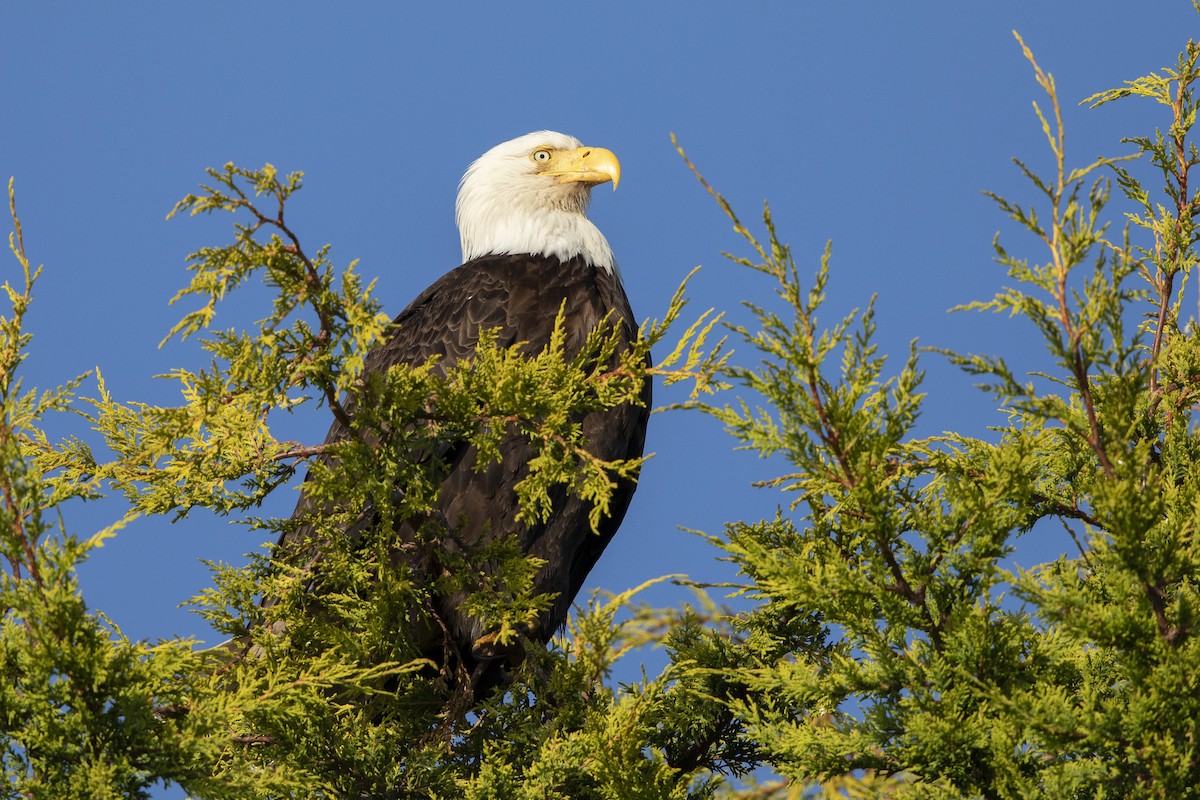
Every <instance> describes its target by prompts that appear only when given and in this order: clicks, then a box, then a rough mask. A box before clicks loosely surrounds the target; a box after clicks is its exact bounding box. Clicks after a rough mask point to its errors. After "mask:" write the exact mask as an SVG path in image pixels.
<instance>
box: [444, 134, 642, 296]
mask: <svg viewBox="0 0 1200 800" xmlns="http://www.w3.org/2000/svg"><path fill="white" fill-rule="evenodd" d="M518 141H519V140H518ZM576 144H578V143H576ZM497 150H499V148H496V149H495V150H493V151H489V152H488V153H485V154H484V155H483V156H482V157H480V158H479V159H478V160H477V161H475V163H474V164H472V165H471V166H470V168H469V169H468V170H467V172H466V174H465V175H463V179H462V183H461V184H460V185H459V189H458V201H457V202H456V203H455V214H454V216H455V220H456V222H457V223H458V233H459V236H460V238H461V239H462V255H463V261H464V262H466V261H470V260H471V259H473V258H478V257H480V256H486V255H503V254H521V253H529V254H531V255H540V256H557V257H558V258H559V259H560V260H562V261H567V260H568V259H571V258H575V257H576V256H581V257H583V258H584V259H585V260H587V261H588V262H589V263H591V264H593V265H594V266H596V267H598V268H600V269H606V270H608V271H609V272H612V273H614V274H617V275H619V272H618V270H617V264H616V260H615V259H614V258H613V251H612V248H611V247H610V246H609V244H608V240H606V239H605V238H604V234H602V233H600V229H599V228H597V227H596V226H595V225H594V224H592V221H591V220H589V219H588V218H587V216H586V213H585V212H586V211H587V204H588V200H589V197H590V195H589V188H588V187H587V186H585V185H584V184H580V183H568V184H561V183H558V182H556V181H554V180H553V179H551V178H547V177H546V176H542V175H536V174H530V172H529V161H528V158H527V157H525V155H524V154H523V153H522V154H521V155H519V156H516V157H508V155H507V154H506V153H497Z"/></svg>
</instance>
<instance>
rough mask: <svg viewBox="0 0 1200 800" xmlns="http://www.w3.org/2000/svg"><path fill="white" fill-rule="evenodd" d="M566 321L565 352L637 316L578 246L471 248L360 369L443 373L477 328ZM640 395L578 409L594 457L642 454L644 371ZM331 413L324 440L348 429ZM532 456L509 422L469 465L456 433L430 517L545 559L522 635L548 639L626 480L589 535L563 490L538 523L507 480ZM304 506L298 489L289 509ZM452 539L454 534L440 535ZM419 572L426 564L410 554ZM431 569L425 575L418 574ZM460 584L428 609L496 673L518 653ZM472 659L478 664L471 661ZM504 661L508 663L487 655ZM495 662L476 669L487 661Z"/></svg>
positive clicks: (525, 341)
mask: <svg viewBox="0 0 1200 800" xmlns="http://www.w3.org/2000/svg"><path fill="white" fill-rule="evenodd" d="M560 308H561V309H563V310H564V312H565V313H564V318H565V323H566V333H567V337H566V344H565V347H566V356H567V357H568V358H571V357H573V356H575V355H576V354H578V352H579V351H580V349H581V348H582V346H583V345H584V343H585V341H586V339H587V337H588V335H589V334H590V333H591V331H592V330H593V329H594V328H596V327H597V326H598V325H601V324H611V325H615V326H616V329H617V330H618V331H619V335H620V339H621V343H622V347H627V346H628V344H629V343H630V342H631V341H632V340H633V338H634V336H635V335H636V332H637V323H636V320H635V318H634V316H633V312H632V310H631V309H630V306H629V301H628V299H627V298H626V295H625V291H624V289H623V288H622V287H621V284H620V281H619V279H617V278H616V277H615V276H614V274H613V273H612V272H611V271H609V270H606V269H602V268H596V267H594V266H592V265H590V264H588V263H586V261H584V259H583V258H580V257H576V258H571V259H569V260H567V261H566V262H562V261H560V260H559V259H558V258H556V257H554V256H533V255H495V256H484V257H481V258H476V259H473V260H471V261H469V262H467V263H465V264H463V265H462V266H460V267H458V268H457V269H455V270H453V271H451V272H449V273H447V274H446V275H444V276H443V277H442V278H441V279H440V280H438V281H437V282H436V283H434V284H433V285H432V286H430V287H429V288H428V289H426V290H425V291H424V292H422V293H421V294H420V295H419V296H418V297H417V298H416V299H415V300H414V301H413V302H412V303H411V304H410V305H409V306H408V308H406V309H405V310H404V311H402V312H401V313H400V315H399V316H397V317H396V319H395V321H394V322H393V325H392V330H391V333H390V335H389V336H388V338H387V339H386V340H385V341H384V342H383V343H382V344H380V345H379V346H378V347H376V348H375V349H374V350H373V351H371V353H369V354H368V356H367V358H366V363H365V371H366V372H368V373H370V372H375V371H383V370H386V369H388V368H389V367H392V366H394V365H397V364H408V365H413V366H416V365H421V364H424V363H425V362H427V361H428V360H429V359H430V358H431V357H433V356H437V357H439V361H438V362H437V366H436V367H435V370H436V371H437V372H440V373H443V374H444V372H445V370H446V369H447V368H449V367H450V366H452V365H453V364H455V363H457V362H459V361H461V360H464V359H469V358H471V356H472V354H473V353H474V350H475V347H476V344H477V342H478V337H479V332H480V330H482V329H490V330H495V331H496V332H497V334H498V340H497V341H498V344H499V345H501V346H516V345H521V347H522V349H523V351H524V352H525V353H527V354H529V355H533V354H536V353H538V352H540V351H541V350H542V349H544V348H545V346H546V344H547V343H548V342H549V340H550V336H551V333H552V331H553V329H554V324H555V319H556V317H557V315H558V313H559V310H560ZM642 401H643V404H642V405H640V406H632V405H626V406H621V407H619V408H616V409H613V410H610V411H605V412H592V413H588V414H586V415H585V416H584V417H583V418H582V420H581V423H582V429H583V433H584V436H585V439H586V441H587V443H588V449H589V451H590V452H591V453H592V454H593V455H595V456H597V457H599V458H602V459H606V460H613V459H629V458H637V457H639V456H641V454H642V449H643V445H644V442H645V431H646V422H647V417H648V415H649V410H648V409H649V405H650V382H649V381H647V382H646V385H645V388H644V390H643V393H642ZM347 433H348V432H347V430H346V428H345V427H344V426H343V425H341V424H340V423H334V425H333V426H332V427H331V428H330V430H329V433H328V436H327V437H326V441H327V442H333V441H338V440H340V439H342V438H344V437H345V436H346V435H347ZM531 456H532V449H531V447H530V445H529V443H528V442H527V441H526V440H525V439H524V437H522V436H521V435H519V434H515V433H514V434H512V435H510V436H508V437H507V438H506V441H505V444H504V447H503V456H502V460H501V461H500V462H499V463H493V464H490V465H488V466H487V467H486V468H484V469H483V470H482V471H476V469H475V464H476V453H475V451H474V449H473V448H471V447H468V446H465V445H464V444H462V443H459V444H458V445H455V444H453V443H451V444H450V445H448V447H447V450H446V454H445V457H446V458H447V459H448V460H449V464H448V469H449V474H448V475H447V477H446V479H445V480H444V481H443V483H442V485H441V492H440V499H439V511H440V519H441V520H442V521H443V522H444V523H445V524H447V525H449V526H450V528H451V530H448V531H446V542H447V544H448V546H454V547H459V546H465V547H467V548H471V547H476V546H478V545H479V544H480V543H482V542H483V541H485V540H487V537H500V536H503V537H511V538H512V539H513V540H515V541H517V542H518V543H519V544H520V547H521V549H522V550H523V551H525V552H526V553H528V554H529V555H532V556H536V557H537V558H539V559H543V560H544V561H545V562H546V564H545V566H543V567H542V568H541V570H540V571H539V572H538V574H537V578H536V582H535V587H534V591H535V593H536V594H547V593H553V594H555V595H556V598H555V600H554V602H553V604H552V606H551V607H550V609H549V610H548V611H547V612H546V613H544V614H543V615H542V617H541V618H540V619H539V621H538V623H537V626H536V628H535V629H533V630H530V631H528V635H529V638H531V639H534V640H537V641H540V642H543V643H544V642H546V641H548V640H549V639H550V637H551V636H553V634H554V633H555V631H556V630H557V629H558V628H560V627H561V626H562V625H563V623H564V622H565V620H566V617H567V613H568V611H569V609H570V606H571V603H572V601H573V600H574V598H575V596H576V594H577V593H578V592H579V590H580V588H581V587H582V585H583V582H584V580H585V579H586V577H587V575H588V572H589V571H590V570H591V568H592V566H593V565H594V564H595V563H596V561H597V559H599V557H600V554H601V553H602V552H603V550H604V548H605V546H606V545H607V544H608V542H609V541H610V540H611V538H612V536H613V534H615V533H616V530H617V528H618V527H619V526H620V524H621V520H622V518H623V517H624V515H625V511H626V509H627V508H628V505H629V501H630V499H631V498H632V496H633V492H634V489H635V484H634V483H633V482H631V481H624V482H622V483H621V484H619V485H618V487H617V490H616V493H615V495H614V497H613V499H612V504H611V513H610V515H609V516H608V517H607V518H606V519H604V520H603V522H602V523H601V526H600V531H599V535H597V534H595V533H593V532H592V531H591V529H590V527H589V524H588V512H589V510H590V506H589V504H587V503H585V502H584V501H582V500H581V499H580V498H578V497H575V496H569V495H567V494H566V493H565V492H559V493H558V496H557V497H555V503H554V512H553V513H552V515H551V517H550V519H549V520H548V521H547V522H545V523H543V524H531V525H527V524H523V523H520V522H518V521H517V520H516V519H515V516H516V513H517V498H516V494H515V490H514V489H515V486H516V484H517V482H518V481H520V480H521V478H522V477H524V475H525V474H526V465H527V463H528V461H529V459H530V457H531ZM306 509H307V501H306V500H305V499H303V498H302V499H301V501H300V504H299V506H298V508H297V514H300V513H303V512H304V511H305V510H306ZM396 536H397V539H398V541H401V540H406V539H411V537H412V536H413V531H412V528H411V527H410V526H409V525H408V524H407V523H402V524H401V525H400V526H399V528H398V529H397V531H396ZM307 537H311V530H310V529H308V528H307V527H306V528H302V529H300V530H298V531H295V532H293V533H291V534H288V535H287V536H285V537H284V539H283V540H282V541H281V547H282V548H283V550H284V552H286V551H287V550H288V549H289V548H291V547H294V546H296V545H301V544H302V543H305V544H311V541H308V542H306V541H305V540H306V538H307ZM450 542H453V543H454V544H453V545H450V544H449V543H450ZM414 566H416V567H417V568H418V572H420V571H422V570H428V569H430V568H435V567H431V565H429V564H419V565H414ZM427 577H430V578H432V577H433V576H427ZM462 599H463V598H462V597H461V596H449V597H440V598H438V599H437V602H436V611H437V613H438V615H439V616H440V617H441V620H442V622H443V623H444V624H445V625H446V626H447V628H448V629H449V631H450V633H451V636H452V637H453V639H454V642H453V644H454V646H455V648H456V650H457V652H458V654H459V658H460V659H461V662H462V664H463V665H464V666H465V667H466V668H467V669H468V670H475V671H476V677H475V678H474V679H473V683H475V684H476V686H477V687H478V686H480V685H482V686H487V685H491V684H495V683H497V682H498V679H497V677H496V675H495V674H494V672H495V670H491V669H490V668H489V667H488V665H487V664H486V662H488V661H491V660H493V659H495V660H501V659H506V658H507V659H509V660H515V659H516V658H519V655H520V653H519V652H518V653H515V654H514V653H513V652H511V651H509V652H506V653H499V652H493V651H490V650H489V649H488V647H487V645H486V642H484V641H482V640H481V639H482V637H486V634H487V631H485V630H483V629H482V628H481V627H480V625H479V623H478V622H477V621H476V620H474V619H472V618H470V617H469V616H467V615H466V614H464V613H462V612H461V611H460V610H459V608H458V604H459V603H460V602H461V600H462ZM481 665H482V666H481ZM496 666H497V667H501V668H503V667H504V666H506V665H500V664H497V665H496ZM489 671H490V672H491V673H493V674H491V675H489V676H486V677H483V675H484V673H485V672H489Z"/></svg>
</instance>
